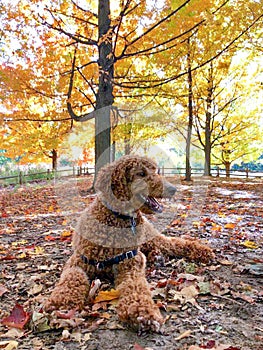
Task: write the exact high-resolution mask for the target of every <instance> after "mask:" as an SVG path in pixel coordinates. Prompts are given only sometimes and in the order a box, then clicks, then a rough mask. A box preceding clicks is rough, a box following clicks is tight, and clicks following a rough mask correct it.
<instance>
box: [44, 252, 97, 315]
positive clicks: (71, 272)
mask: <svg viewBox="0 0 263 350" xmlns="http://www.w3.org/2000/svg"><path fill="white" fill-rule="evenodd" d="M74 262H75V257H74V255H73V256H72V257H71V258H70V259H69V260H68V262H67V263H66V265H65V267H64V269H63V272H62V274H61V277H60V280H59V282H58V283H57V285H56V286H55V288H54V290H53V291H52V293H51V296H50V297H49V298H48V299H47V300H46V301H45V303H44V310H46V311H52V310H56V309H65V310H70V309H73V308H76V309H79V310H81V309H82V308H83V307H84V305H85V301H86V298H87V296H88V292H89V288H90V283H89V280H88V277H87V275H86V273H85V271H84V270H83V269H82V268H81V267H79V266H78V265H76V264H74Z"/></svg>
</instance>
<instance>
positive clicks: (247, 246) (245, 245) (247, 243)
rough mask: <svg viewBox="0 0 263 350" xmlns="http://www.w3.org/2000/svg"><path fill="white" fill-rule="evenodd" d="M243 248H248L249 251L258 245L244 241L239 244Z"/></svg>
mask: <svg viewBox="0 0 263 350" xmlns="http://www.w3.org/2000/svg"><path fill="white" fill-rule="evenodd" d="M241 244H242V245H243V246H244V247H246V248H249V249H257V248H258V245H257V244H256V243H255V242H252V241H248V240H247V241H245V242H243V243H241Z"/></svg>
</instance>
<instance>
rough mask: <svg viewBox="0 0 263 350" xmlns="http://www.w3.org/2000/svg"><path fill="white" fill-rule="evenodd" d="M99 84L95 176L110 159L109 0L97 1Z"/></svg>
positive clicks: (112, 58)
mask: <svg viewBox="0 0 263 350" xmlns="http://www.w3.org/2000/svg"><path fill="white" fill-rule="evenodd" d="M98 27H99V41H98V49H99V60H98V65H99V86H98V93H97V96H96V113H95V114H96V116H95V177H96V175H97V173H98V171H99V169H100V168H101V167H102V166H104V165H105V164H107V163H109V162H110V161H111V106H112V104H113V101H114V98H113V85H112V81H113V74H114V57H113V47H112V33H111V20H110V0H99V2H98Z"/></svg>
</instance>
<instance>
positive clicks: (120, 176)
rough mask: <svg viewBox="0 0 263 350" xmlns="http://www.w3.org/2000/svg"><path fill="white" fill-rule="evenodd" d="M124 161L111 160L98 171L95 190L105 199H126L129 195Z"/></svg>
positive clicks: (110, 200)
mask: <svg viewBox="0 0 263 350" xmlns="http://www.w3.org/2000/svg"><path fill="white" fill-rule="evenodd" d="M127 172H128V170H127V167H126V166H125V163H122V162H113V163H111V164H108V165H106V166H104V167H103V168H102V169H101V170H100V171H99V173H98V176H97V179H96V183H95V190H96V192H97V193H98V194H100V196H102V197H103V198H104V199H105V200H107V201H109V202H112V201H114V199H119V200H127V199H129V197H130V193H129V187H128V182H127Z"/></svg>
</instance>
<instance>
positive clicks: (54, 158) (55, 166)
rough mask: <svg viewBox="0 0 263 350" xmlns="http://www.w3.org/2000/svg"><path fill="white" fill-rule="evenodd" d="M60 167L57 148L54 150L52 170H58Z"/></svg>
mask: <svg viewBox="0 0 263 350" xmlns="http://www.w3.org/2000/svg"><path fill="white" fill-rule="evenodd" d="M57 168H58V152H57V150H55V149H53V150H52V170H53V171H54V170H57Z"/></svg>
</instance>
